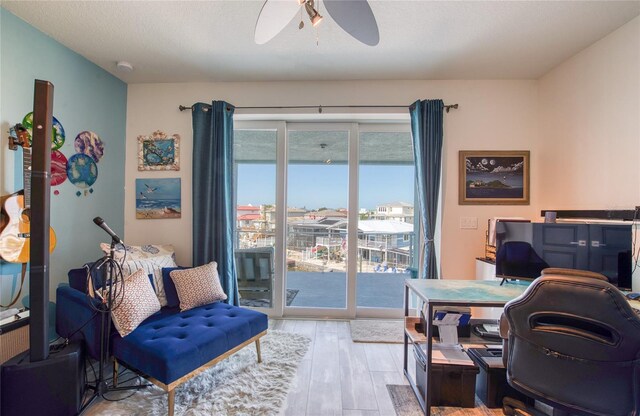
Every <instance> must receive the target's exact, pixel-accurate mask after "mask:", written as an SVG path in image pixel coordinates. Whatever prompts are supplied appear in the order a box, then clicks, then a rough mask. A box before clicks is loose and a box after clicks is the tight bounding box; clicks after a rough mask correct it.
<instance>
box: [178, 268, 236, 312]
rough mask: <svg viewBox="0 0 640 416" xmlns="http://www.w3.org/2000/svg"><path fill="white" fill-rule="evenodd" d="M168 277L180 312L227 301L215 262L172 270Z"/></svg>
mask: <svg viewBox="0 0 640 416" xmlns="http://www.w3.org/2000/svg"><path fill="white" fill-rule="evenodd" d="M169 275H170V276H171V280H173V283H174V284H175V285H176V291H177V292H178V298H179V299H180V310H181V311H186V310H189V309H193V308H195V307H198V306H202V305H206V304H209V303H213V302H217V301H219V300H225V299H227V295H226V294H225V293H224V291H223V290H222V286H221V285H220V278H219V276H218V264H217V263H216V262H215V261H212V262H211V263H209V264H205V265H204V266H200V267H194V268H192V269H184V270H174V271H172V272H171V273H169Z"/></svg>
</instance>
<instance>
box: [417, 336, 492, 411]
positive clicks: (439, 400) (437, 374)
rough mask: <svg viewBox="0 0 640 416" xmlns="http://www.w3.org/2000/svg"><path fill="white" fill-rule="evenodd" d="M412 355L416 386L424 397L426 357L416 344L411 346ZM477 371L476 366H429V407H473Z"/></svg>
mask: <svg viewBox="0 0 640 416" xmlns="http://www.w3.org/2000/svg"><path fill="white" fill-rule="evenodd" d="M413 355H414V356H415V358H416V385H417V386H418V390H419V391H420V394H422V395H424V389H425V384H426V379H427V375H426V367H427V366H426V362H427V357H426V356H425V355H424V353H423V351H422V348H420V345H418V344H415V345H414V346H413ZM479 371H480V370H479V368H478V367H477V366H470V365H449V364H431V377H430V378H429V380H430V384H431V386H432V387H431V405H432V406H455V407H474V406H475V392H476V375H477V374H478V372H479Z"/></svg>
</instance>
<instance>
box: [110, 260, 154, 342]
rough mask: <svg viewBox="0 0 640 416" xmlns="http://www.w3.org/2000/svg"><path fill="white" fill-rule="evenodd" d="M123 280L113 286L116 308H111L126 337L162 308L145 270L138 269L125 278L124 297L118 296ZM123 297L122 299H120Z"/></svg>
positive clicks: (115, 323) (117, 325)
mask: <svg viewBox="0 0 640 416" xmlns="http://www.w3.org/2000/svg"><path fill="white" fill-rule="evenodd" d="M122 285H123V283H122V281H120V282H118V283H116V284H115V285H114V287H113V290H114V294H116V299H115V302H114V303H115V304H114V306H116V308H115V309H112V310H111V318H112V319H113V324H114V325H115V327H116V329H117V330H118V332H119V333H120V336H122V337H125V336H127V335H129V334H130V333H131V332H133V330H134V329H136V328H137V327H138V325H140V324H141V323H142V321H144V320H145V319H147V318H148V317H150V316H151V315H153V314H154V313H156V312H158V311H159V310H160V302H158V298H157V297H156V293H155V292H154V291H153V288H152V287H151V282H150V281H149V277H148V276H147V274H146V273H145V272H144V271H143V270H138V271H136V272H135V273H133V274H132V275H130V276H128V277H127V278H125V279H124V297H123V298H120V296H117V294H118V293H122V292H121V291H122V290H123V289H122ZM120 299H122V301H120Z"/></svg>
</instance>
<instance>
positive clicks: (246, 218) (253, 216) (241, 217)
mask: <svg viewBox="0 0 640 416" xmlns="http://www.w3.org/2000/svg"><path fill="white" fill-rule="evenodd" d="M259 219H260V214H244V215H238V221H253V220H259Z"/></svg>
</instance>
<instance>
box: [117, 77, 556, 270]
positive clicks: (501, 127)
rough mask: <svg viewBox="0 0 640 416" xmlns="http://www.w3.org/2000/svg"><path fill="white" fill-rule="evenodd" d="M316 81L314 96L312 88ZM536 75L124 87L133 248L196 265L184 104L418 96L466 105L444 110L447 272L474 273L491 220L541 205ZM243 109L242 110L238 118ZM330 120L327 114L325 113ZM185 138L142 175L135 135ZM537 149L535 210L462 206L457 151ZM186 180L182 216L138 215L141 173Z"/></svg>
mask: <svg viewBox="0 0 640 416" xmlns="http://www.w3.org/2000/svg"><path fill="white" fill-rule="evenodd" d="M310 87H313V93H310V91H311V90H310ZM537 97H538V88H537V82H536V81H530V80H524V81H349V82H315V83H308V82H272V83H200V84H193V83H192V84H132V85H129V89H128V102H127V143H126V153H127V154H126V180H125V188H126V189H125V236H126V240H127V242H128V243H130V244H137V243H145V242H151V243H164V244H173V245H174V246H176V249H177V260H178V263H179V264H185V265H187V264H190V262H191V209H192V208H191V153H192V143H191V142H192V130H191V114H190V112H188V111H187V112H180V111H178V108H177V107H178V105H179V104H185V105H190V104H192V103H194V102H197V101H203V102H210V101H211V100H213V99H216V100H226V101H228V102H230V103H232V104H234V105H237V106H259V105H269V106H277V105H318V104H322V105H348V104H353V105H357V104H385V105H406V106H407V107H408V106H409V105H410V104H411V103H412V102H414V101H415V100H416V99H425V98H442V99H443V100H444V101H445V103H458V104H459V105H460V108H459V109H458V110H454V111H452V112H451V113H449V114H446V115H445V125H444V128H445V145H444V152H445V158H444V175H443V187H444V189H443V198H444V204H443V207H444V211H443V216H442V218H443V225H442V230H443V235H442V253H443V254H442V276H443V277H445V278H462V279H464V278H467V279H471V278H474V275H475V265H474V257H477V256H481V255H483V253H484V232H485V229H486V222H487V219H488V218H490V217H494V216H525V217H529V218H531V217H532V216H533V215H535V214H536V213H537V212H539V207H538V206H537V205H538V204H537V201H538V199H539V195H540V192H539V190H540V186H539V184H540V175H541V174H542V173H543V172H544V169H541V168H540V163H541V162H542V159H541V158H540V154H541V151H540V149H539V146H540V144H539V141H538V140H537V139H538V137H539V134H538V106H537ZM239 113H240V111H238V112H237V114H239ZM323 114H325V117H329V116H328V115H326V114H327V111H325V112H324V113H323ZM158 129H160V130H163V131H164V132H166V133H169V134H173V133H178V134H179V135H180V136H181V137H182V149H181V170H180V171H179V172H138V171H137V166H136V153H137V144H136V143H137V142H136V137H137V136H138V135H147V134H150V133H152V132H153V131H155V130H158ZM479 149H486V150H506V149H513V150H531V165H532V170H531V203H532V204H531V205H530V206H459V205H458V151H459V150H479ZM146 177H153V178H160V177H180V178H182V218H181V219H166V220H137V219H135V179H136V178H146ZM461 216H465V217H476V218H477V219H478V229H477V230H461V229H460V228H459V222H460V217H461Z"/></svg>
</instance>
